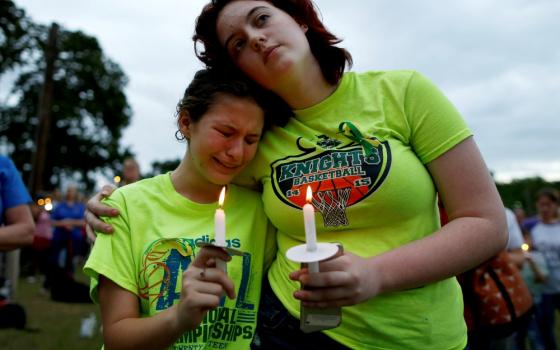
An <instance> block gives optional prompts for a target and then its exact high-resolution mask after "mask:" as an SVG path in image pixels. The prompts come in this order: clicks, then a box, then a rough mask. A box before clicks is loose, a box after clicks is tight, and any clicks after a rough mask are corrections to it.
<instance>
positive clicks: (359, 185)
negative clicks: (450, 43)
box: [241, 71, 471, 349]
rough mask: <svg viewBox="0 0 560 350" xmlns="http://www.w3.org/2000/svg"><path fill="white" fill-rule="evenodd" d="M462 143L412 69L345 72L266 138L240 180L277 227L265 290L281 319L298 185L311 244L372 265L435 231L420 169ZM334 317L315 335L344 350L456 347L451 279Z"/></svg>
mask: <svg viewBox="0 0 560 350" xmlns="http://www.w3.org/2000/svg"><path fill="white" fill-rule="evenodd" d="M470 135H471V132H470V131H469V129H468V127H467V126H466V124H465V122H464V121H463V119H462V118H461V116H460V115H459V113H458V112H457V110H456V109H455V108H454V107H453V105H452V104H451V103H450V102H449V101H448V100H447V98H446V97H445V96H444V95H443V94H442V93H441V92H440V91H439V90H438V89H437V88H436V87H435V86H434V85H433V84H432V83H431V82H430V81H429V80H428V79H426V78H425V77H423V76H422V75H420V74H419V73H417V72H413V71H393V72H368V73H365V74H356V73H346V74H345V75H344V77H343V79H342V81H341V82H340V85H339V86H338V87H337V90H336V91H335V92H334V93H333V94H332V95H331V96H329V97H328V98H327V99H326V100H324V101H322V102H321V103H319V104H317V105H314V106H312V107H310V108H307V109H304V110H299V111H295V117H294V118H291V119H290V121H289V122H288V124H287V125H286V126H285V127H283V128H278V127H275V128H273V129H272V130H270V131H268V132H267V133H266V134H265V135H264V138H263V140H262V142H261V144H260V146H259V152H258V155H257V157H256V158H255V160H254V162H253V163H252V164H251V166H250V168H249V169H247V171H246V172H245V173H244V175H245V180H249V181H253V182H260V183H262V185H263V202H264V206H265V211H266V213H267V215H268V217H269V219H270V221H271V222H272V224H273V225H274V226H275V227H276V228H277V229H278V234H277V244H278V253H277V256H276V260H275V261H274V262H273V264H272V266H271V268H270V271H269V280H270V283H271V286H272V288H273V290H274V291H275V293H276V295H277V296H278V297H279V299H280V300H281V301H282V303H283V304H284V305H285V306H286V307H287V309H288V310H289V312H290V313H291V314H292V315H294V316H296V317H299V301H298V300H296V299H295V298H294V297H293V292H294V291H295V290H297V289H299V288H300V286H299V284H298V283H296V282H293V281H291V280H289V279H288V274H289V273H290V272H292V271H294V270H296V269H298V265H297V264H295V263H292V262H291V261H289V260H288V259H287V258H286V257H285V252H286V251H287V250H288V249H289V248H291V247H293V246H296V245H299V244H302V243H304V241H305V234H304V227H303V216H302V210H301V208H302V206H303V205H304V204H305V194H306V187H307V186H310V187H311V189H312V190H313V200H312V204H313V206H314V207H315V210H316V214H315V218H316V224H317V232H318V236H317V239H318V241H323V242H340V243H342V245H343V247H344V249H345V250H347V251H349V252H352V253H354V254H357V255H360V256H363V257H371V256H375V255H378V254H381V253H383V252H386V251H388V250H391V249H394V248H396V247H399V246H402V245H404V244H406V243H408V242H411V241H414V240H418V239H421V238H423V237H425V236H428V235H430V234H432V233H433V232H434V231H436V230H437V229H438V228H439V215H438V210H437V205H436V189H435V187H434V184H433V182H432V179H431V177H430V174H429V173H428V171H427V170H426V167H425V165H426V164H427V163H429V162H430V161H432V160H434V159H435V158H437V157H438V156H440V155H441V154H443V153H444V152H446V151H447V150H449V149H451V148H452V147H453V146H455V145H457V144H458V143H460V142H461V141H463V140H464V139H465V138H467V137H469V136H470ZM241 182H243V180H242V181H241ZM372 277H373V276H372ZM342 310H343V311H342V323H341V325H340V326H339V327H338V328H335V329H332V330H328V331H325V332H326V333H327V334H328V335H329V336H331V337H332V338H334V339H335V340H337V341H338V342H340V343H342V344H344V345H346V346H348V347H350V348H353V349H463V348H464V347H465V346H466V342H467V338H466V327H465V324H464V321H463V303H462V295H461V290H460V287H459V284H458V283H457V281H456V279H455V278H449V279H445V280H443V281H440V282H437V283H432V284H428V285H425V286H422V287H420V288H415V289H410V290H404V291H400V292H394V293H388V294H384V295H380V296H377V297H375V298H372V299H371V300H369V301H367V302H364V303H361V304H358V305H355V306H351V307H344V308H343V309H342Z"/></svg>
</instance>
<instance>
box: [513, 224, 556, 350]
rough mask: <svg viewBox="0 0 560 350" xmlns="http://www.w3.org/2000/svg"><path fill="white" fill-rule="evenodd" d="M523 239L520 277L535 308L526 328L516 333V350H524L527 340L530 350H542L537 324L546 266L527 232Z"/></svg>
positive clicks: (546, 272) (542, 256) (546, 274)
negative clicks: (523, 257) (523, 246)
mask: <svg viewBox="0 0 560 350" xmlns="http://www.w3.org/2000/svg"><path fill="white" fill-rule="evenodd" d="M523 239H524V242H525V244H526V245H527V248H528V249H527V251H526V252H524V255H525V261H524V263H523V266H522V268H521V276H522V277H523V280H524V281H525V283H526V284H527V287H528V288H529V291H530V292H531V296H532V297H533V305H534V306H535V307H534V314H533V316H532V317H531V319H530V320H529V323H528V324H527V325H526V327H524V328H522V329H520V330H519V331H518V332H517V336H516V344H517V347H516V350H525V349H526V341H527V340H529V344H530V346H531V350H543V349H544V345H543V342H542V335H541V331H540V329H539V323H540V320H541V318H542V316H541V310H540V307H539V306H540V305H541V302H542V292H543V287H544V284H545V283H546V280H547V278H548V267H547V266H546V261H545V258H544V255H543V254H542V253H541V252H539V251H538V250H535V249H534V245H533V242H532V241H531V237H530V235H529V233H528V232H527V233H524V234H523Z"/></svg>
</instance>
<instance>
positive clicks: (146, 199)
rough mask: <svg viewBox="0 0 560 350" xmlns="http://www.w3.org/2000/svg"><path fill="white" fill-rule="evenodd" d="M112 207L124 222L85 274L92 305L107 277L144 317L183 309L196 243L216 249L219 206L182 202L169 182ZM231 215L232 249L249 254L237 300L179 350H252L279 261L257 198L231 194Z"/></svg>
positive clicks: (231, 268) (237, 273) (125, 194)
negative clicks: (265, 281) (263, 293)
mask: <svg viewBox="0 0 560 350" xmlns="http://www.w3.org/2000/svg"><path fill="white" fill-rule="evenodd" d="M105 203H107V204H108V205H110V206H111V207H113V208H117V209H119V211H120V213H121V215H120V216H118V217H116V218H107V219H106V221H107V222H109V223H110V224H112V225H113V227H114V228H115V234H113V235H103V234H100V235H98V236H97V240H96V241H95V245H94V247H93V250H92V252H91V255H90V257H89V259H88V261H87V263H86V266H85V267H84V271H85V272H86V274H87V275H89V276H90V277H91V294H92V298H93V299H94V300H96V301H97V285H98V277H99V275H104V276H106V277H107V278H109V279H110V280H112V281H113V282H115V283H116V284H118V285H119V286H120V287H122V288H124V289H126V290H128V291H130V292H131V293H134V294H135V295H137V296H138V298H139V301H140V312H141V316H142V317H147V316H151V315H154V314H157V313H158V312H160V311H162V310H165V309H167V308H169V307H171V306H172V305H173V304H174V303H177V302H178V301H179V298H180V294H181V279H182V273H183V271H185V270H186V269H187V268H188V266H189V264H190V263H191V262H192V261H193V260H194V258H195V256H196V254H197V251H198V249H200V248H198V247H197V246H196V244H197V242H211V241H213V237H214V213H215V210H216V208H217V206H218V205H217V203H211V204H199V203H195V202H192V201H190V200H188V199H187V198H185V197H183V196H181V195H180V194H178V193H177V192H176V191H175V189H174V187H173V184H172V182H171V178H170V174H164V175H159V176H156V177H153V178H150V179H145V180H142V181H139V182H136V183H134V184H131V185H128V186H125V187H122V188H119V189H118V190H116V191H115V192H114V193H113V194H112V195H111V197H110V198H109V199H107V200H106V201H105ZM224 211H225V213H226V240H227V244H228V246H229V247H231V248H236V249H238V250H241V251H242V252H243V256H233V257H232V260H231V261H230V262H229V263H228V264H227V269H228V275H229V276H230V278H231V279H232V280H233V281H234V283H235V286H236V295H237V298H236V299H235V300H230V299H228V298H226V297H224V298H223V299H222V301H221V306H220V307H218V308H217V309H215V310H211V311H209V312H208V314H207V315H206V317H205V318H204V321H203V322H202V324H201V325H200V326H199V327H198V328H196V329H195V330H193V331H189V332H186V333H185V334H183V335H182V336H181V337H180V338H179V339H178V340H177V341H176V342H175V344H174V345H173V346H172V347H171V348H172V349H193V350H194V349H201V348H204V349H249V345H250V343H251V341H252V339H253V336H254V334H255V326H256V317H257V309H258V305H259V298H260V290H261V281H262V277H263V271H264V269H265V267H264V263H265V255H267V256H269V258H272V257H273V256H274V249H275V247H274V244H275V243H274V236H273V235H271V234H268V228H269V225H268V220H267V218H266V216H265V214H264V212H263V209H262V202H261V200H260V197H259V195H258V194H257V193H256V192H253V191H250V190H247V189H243V188H240V187H237V186H234V185H230V186H228V191H227V194H226V199H225V204H224ZM265 252H266V254H265Z"/></svg>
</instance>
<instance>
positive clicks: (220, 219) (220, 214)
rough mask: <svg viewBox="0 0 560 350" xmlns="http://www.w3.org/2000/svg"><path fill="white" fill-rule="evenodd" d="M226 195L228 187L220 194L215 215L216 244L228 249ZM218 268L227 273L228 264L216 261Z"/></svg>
mask: <svg viewBox="0 0 560 350" xmlns="http://www.w3.org/2000/svg"><path fill="white" fill-rule="evenodd" d="M225 195H226V187H225V186H224V187H223V188H222V192H220V199H219V200H218V204H219V207H218V209H216V213H215V214H214V244H216V245H217V246H220V247H223V248H225V247H226V213H225V212H224V210H223V209H222V208H223V205H224V199H225ZM216 267H218V268H219V269H221V270H222V271H224V272H226V262H225V261H223V260H220V259H217V260H216Z"/></svg>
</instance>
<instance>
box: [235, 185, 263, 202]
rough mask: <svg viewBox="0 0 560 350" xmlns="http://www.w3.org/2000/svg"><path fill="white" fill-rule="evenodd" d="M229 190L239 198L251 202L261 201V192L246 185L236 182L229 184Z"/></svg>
mask: <svg viewBox="0 0 560 350" xmlns="http://www.w3.org/2000/svg"><path fill="white" fill-rule="evenodd" d="M228 190H229V191H231V192H232V194H233V195H234V196H235V197H236V198H237V200H243V201H248V202H250V203H260V201H261V197H260V193H259V192H257V191H254V190H251V189H249V188H246V187H241V186H239V185H235V184H229V185H228Z"/></svg>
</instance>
